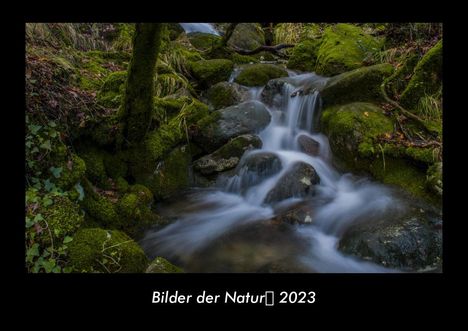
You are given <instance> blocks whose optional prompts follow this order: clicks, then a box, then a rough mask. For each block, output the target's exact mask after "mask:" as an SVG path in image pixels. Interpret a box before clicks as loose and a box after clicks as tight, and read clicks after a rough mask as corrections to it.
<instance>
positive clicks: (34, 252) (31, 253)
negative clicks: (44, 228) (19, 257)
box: [26, 244, 39, 262]
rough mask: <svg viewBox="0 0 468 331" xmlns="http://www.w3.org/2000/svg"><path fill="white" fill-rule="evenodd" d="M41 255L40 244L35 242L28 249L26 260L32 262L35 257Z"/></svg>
mask: <svg viewBox="0 0 468 331" xmlns="http://www.w3.org/2000/svg"><path fill="white" fill-rule="evenodd" d="M36 256H39V244H33V245H32V246H31V247H30V248H29V249H28V250H27V251H26V261H27V262H32V261H33V259H34V257H36Z"/></svg>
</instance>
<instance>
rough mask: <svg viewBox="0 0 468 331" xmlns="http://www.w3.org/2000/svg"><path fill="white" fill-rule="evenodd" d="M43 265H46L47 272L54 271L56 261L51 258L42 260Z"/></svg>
mask: <svg viewBox="0 0 468 331" xmlns="http://www.w3.org/2000/svg"><path fill="white" fill-rule="evenodd" d="M42 266H43V267H44V269H45V272H52V270H53V269H54V267H55V261H54V260H52V259H50V260H44V261H43V262H42Z"/></svg>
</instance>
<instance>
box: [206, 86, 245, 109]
mask: <svg viewBox="0 0 468 331" xmlns="http://www.w3.org/2000/svg"><path fill="white" fill-rule="evenodd" d="M248 95H249V93H248V89H247V88H245V87H243V86H241V85H239V84H237V83H228V82H220V83H217V84H215V85H213V86H212V87H210V89H209V90H208V92H207V98H208V101H209V102H210V104H211V105H212V106H213V108H214V109H221V108H224V107H229V106H232V105H234V104H237V103H240V102H242V101H246V100H247V98H248Z"/></svg>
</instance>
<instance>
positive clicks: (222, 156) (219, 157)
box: [193, 134, 262, 175]
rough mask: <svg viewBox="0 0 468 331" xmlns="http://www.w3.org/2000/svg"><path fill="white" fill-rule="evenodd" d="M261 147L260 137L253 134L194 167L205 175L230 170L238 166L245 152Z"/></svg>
mask: <svg viewBox="0 0 468 331" xmlns="http://www.w3.org/2000/svg"><path fill="white" fill-rule="evenodd" d="M261 147H262V141H261V140H260V138H259V137H258V136H256V135H252V134H245V135H241V136H239V137H236V138H234V139H232V140H231V141H229V142H228V143H227V144H226V145H224V146H223V147H221V148H219V149H218V150H216V151H215V152H213V153H212V154H209V155H205V156H203V157H202V158H200V159H198V160H197V161H195V162H194V163H193V167H194V169H195V170H197V171H199V172H200V173H202V174H204V175H210V174H213V173H215V172H222V171H225V170H229V169H232V168H235V167H236V166H237V164H238V163H239V160H240V159H241V157H242V155H243V154H244V153H245V151H247V150H251V149H255V148H261Z"/></svg>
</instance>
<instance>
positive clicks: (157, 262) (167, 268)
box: [145, 257, 184, 274]
mask: <svg viewBox="0 0 468 331" xmlns="http://www.w3.org/2000/svg"><path fill="white" fill-rule="evenodd" d="M145 272H146V273H148V274H161V273H181V272H184V271H183V270H182V269H181V268H179V267H177V266H175V265H173V264H172V263H171V262H169V261H168V260H166V259H165V258H162V257H157V258H155V259H154V260H153V261H152V262H151V263H150V265H149V266H148V268H147V269H146V271H145Z"/></svg>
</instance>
